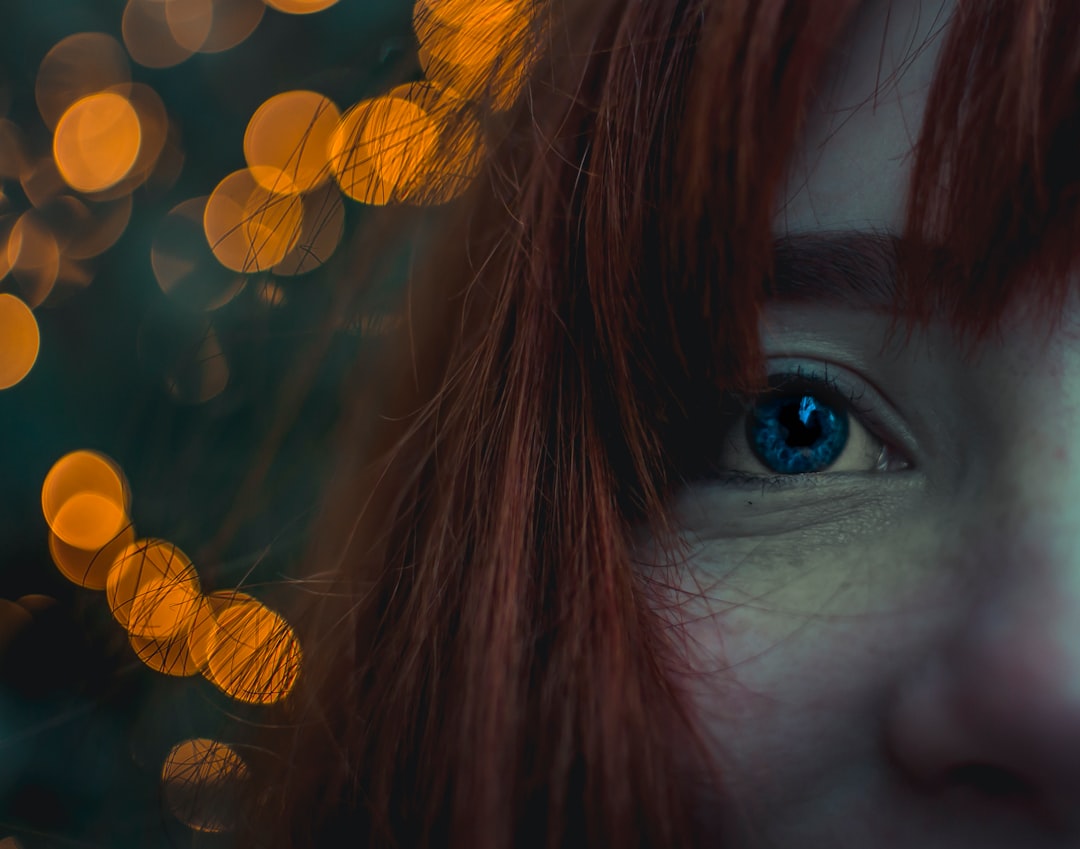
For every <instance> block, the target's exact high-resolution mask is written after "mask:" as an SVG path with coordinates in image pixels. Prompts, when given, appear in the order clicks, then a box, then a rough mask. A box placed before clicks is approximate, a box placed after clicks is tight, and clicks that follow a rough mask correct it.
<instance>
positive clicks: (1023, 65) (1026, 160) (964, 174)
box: [897, 0, 1080, 353]
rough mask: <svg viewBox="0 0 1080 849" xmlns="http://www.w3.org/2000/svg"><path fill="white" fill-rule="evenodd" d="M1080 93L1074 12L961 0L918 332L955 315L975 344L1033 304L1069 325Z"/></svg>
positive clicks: (917, 236)
mask: <svg viewBox="0 0 1080 849" xmlns="http://www.w3.org/2000/svg"><path fill="white" fill-rule="evenodd" d="M1078 85H1080V8H1078V7H1077V5H1076V4H1075V3H1073V2H1070V0H1063V1H1062V0H1057V1H1056V2H1055V0H1050V2H1046V1H1045V0H1027V2H1015V1H1014V0H1010V1H1009V2H1003V0H995V2H960V4H959V6H958V9H957V11H956V13H955V14H954V16H953V20H952V23H951V24H950V26H949V29H948V31H947V35H946V41H945V44H944V45H943V49H942V54H941V58H940V63H939V66H938V69H937V72H936V74H935V77H934V81H933V84H932V86H931V88H930V91H929V96H928V101H927V108H926V115H925V121H924V124H923V128H922V132H921V135H920V138H919V140H918V143H917V147H916V151H915V154H916V155H915V161H914V169H913V173H912V181H911V187H910V195H909V203H908V209H907V215H906V221H905V238H904V239H903V243H904V244H905V245H906V246H907V248H906V250H905V251H903V252H902V256H901V257H900V258H899V259H900V276H899V281H898V282H899V303H898V316H897V318H898V320H899V321H901V322H904V323H905V324H906V326H907V332H908V335H909V336H910V333H911V331H912V330H913V329H914V328H915V327H916V326H919V325H925V324H926V323H928V322H929V321H930V318H931V316H935V315H936V316H943V317H944V318H945V320H947V321H948V322H949V324H951V326H952V327H953V329H954V330H955V331H956V333H957V334H958V336H959V337H960V338H961V339H962V340H963V341H964V343H965V345H967V346H974V345H976V344H978V343H979V342H981V341H982V340H984V339H985V338H986V337H988V336H990V335H992V334H999V333H1000V324H1001V321H1002V319H1003V318H1004V316H1005V315H1006V313H1007V312H1008V311H1010V307H1021V306H1022V307H1023V308H1024V309H1025V310H1031V311H1032V312H1033V314H1034V317H1035V318H1036V320H1038V321H1041V322H1044V323H1046V324H1048V326H1050V327H1056V326H1057V325H1058V323H1059V322H1060V320H1061V318H1062V313H1063V307H1064V304H1065V301H1066V299H1067V297H1068V296H1069V294H1070V291H1071V289H1072V287H1073V285H1074V280H1073V272H1074V269H1075V264H1076V259H1077V254H1078V253H1080V240H1078V238H1077V237H1078V236H1080V232H1078V222H1080V218H1078V212H1080V209H1078V202H1080V193H1078V189H1080V183H1078V178H1080V156H1078V155H1077V154H1078V151H1080V103H1078V102H1077V95H1078ZM1019 301H1023V303H1022V304H1020V303H1018V302H1019ZM968 353H970V351H969V352H968Z"/></svg>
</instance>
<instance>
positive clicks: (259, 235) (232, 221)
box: [203, 169, 304, 273]
mask: <svg viewBox="0 0 1080 849" xmlns="http://www.w3.org/2000/svg"><path fill="white" fill-rule="evenodd" d="M266 183H271V184H272V185H275V186H277V187H279V188H278V191H275V192H272V191H270V190H268V189H266V188H265V185H264V184H266ZM303 215H304V211H303V203H302V202H301V199H300V197H299V194H298V193H297V191H296V188H295V186H294V185H293V183H292V181H291V180H290V179H289V178H288V176H287V175H286V174H285V173H284V172H283V171H280V170H277V169H266V172H265V173H264V174H263V175H261V176H260V179H258V180H257V179H256V178H255V176H254V175H253V174H252V172H251V170H250V169H244V170H241V171H234V172H233V173H232V174H230V175H229V176H227V177H226V178H225V179H224V180H222V181H221V182H220V183H218V185H217V188H215V189H214V191H213V193H212V194H211V195H210V199H209V200H208V201H207V203H206V211H205V212H204V214H203V229H204V230H205V232H206V240H207V242H208V243H209V245H210V249H211V250H212V251H213V252H214V256H216V257H217V259H218V262H220V263H221V264H222V265H224V266H225V267H226V268H231V269H232V270H233V271H241V272H245V273H250V272H256V271H263V270H266V269H269V268H270V267H272V266H274V265H276V264H277V263H279V262H281V261H282V260H283V259H284V258H285V256H286V255H287V254H288V253H289V251H291V250H292V249H293V248H294V247H295V246H296V243H297V241H298V240H299V238H300V230H301V226H302V223H303Z"/></svg>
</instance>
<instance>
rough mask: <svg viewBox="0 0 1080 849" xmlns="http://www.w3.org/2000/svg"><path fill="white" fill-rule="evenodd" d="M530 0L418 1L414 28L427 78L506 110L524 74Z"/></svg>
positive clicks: (530, 43)
mask: <svg viewBox="0 0 1080 849" xmlns="http://www.w3.org/2000/svg"><path fill="white" fill-rule="evenodd" d="M532 9H533V3H532V0H417V2H416V4H415V5H414V7H413V29H414V30H415V32H416V37H417V40H418V42H419V44H420V50H419V58H420V64H421V66H422V67H423V69H424V73H425V75H426V76H427V78H428V80H430V81H431V82H434V83H438V84H440V85H444V86H447V87H449V88H453V89H454V90H456V91H458V92H459V93H460V94H461V96H463V97H464V98H466V99H469V100H481V99H482V100H484V101H485V102H486V103H488V104H489V105H491V106H492V107H493V108H495V109H497V110H505V109H508V108H510V106H511V105H512V104H513V103H514V101H515V100H516V99H517V97H518V95H519V94H520V92H521V89H522V87H523V86H524V84H525V81H526V79H527V77H528V73H529V71H530V68H531V65H532V60H533V58H534V56H533V52H534V51H533V45H534V44H535V39H533V37H532V33H531V29H532V24H533V21H532V18H531V15H532Z"/></svg>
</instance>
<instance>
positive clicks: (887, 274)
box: [765, 230, 902, 312]
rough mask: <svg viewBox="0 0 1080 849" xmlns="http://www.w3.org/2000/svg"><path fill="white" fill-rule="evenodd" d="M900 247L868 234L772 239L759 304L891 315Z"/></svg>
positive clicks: (892, 239) (888, 237) (890, 238)
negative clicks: (769, 263)
mask: <svg viewBox="0 0 1080 849" xmlns="http://www.w3.org/2000/svg"><path fill="white" fill-rule="evenodd" d="M901 242H902V240H901V238H900V237H899V236H897V235H895V234H893V233H888V232H879V231H868V230H840V231H827V232H826V231H822V232H811V233H796V234H789V235H786V236H781V237H778V238H777V239H775V240H774V242H773V252H774V254H773V255H774V262H775V265H774V273H773V277H772V279H770V280H767V281H766V284H765V300H766V302H767V303H770V302H781V303H806V302H812V303H815V304H820V305H822V306H834V307H852V308H854V309H861V310H874V311H889V312H891V311H893V310H894V309H895V307H896V300H897V273H898V266H899V263H898V256H899V254H900V249H901V247H902V244H901Z"/></svg>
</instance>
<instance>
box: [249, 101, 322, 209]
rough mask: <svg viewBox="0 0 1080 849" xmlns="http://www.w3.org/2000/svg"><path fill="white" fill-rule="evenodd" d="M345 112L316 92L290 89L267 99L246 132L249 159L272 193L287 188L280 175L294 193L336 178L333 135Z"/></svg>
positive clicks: (308, 189)
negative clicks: (333, 175) (330, 149)
mask: <svg viewBox="0 0 1080 849" xmlns="http://www.w3.org/2000/svg"><path fill="white" fill-rule="evenodd" d="M340 120H341V112H340V111H339V110H338V108H337V106H335V105H334V104H333V102H332V101H330V100H329V99H328V98H326V97H324V96H323V95H321V94H318V93H316V92H314V91H287V92H283V93H282V94H278V95H275V96H274V97H271V98H270V99H269V100H267V101H266V102H265V103H263V105H262V106H260V107H259V108H258V110H256V112H255V114H254V115H252V116H251V120H250V121H249V122H248V126H247V131H246V132H245V133H244V157H245V159H246V160H247V164H248V167H249V168H251V169H252V175H253V176H255V178H256V179H258V180H259V182H260V185H262V186H263V188H265V189H267V190H268V191H270V192H276V193H280V192H281V187H280V185H279V184H278V179H277V173H276V172H281V173H283V174H284V175H285V176H286V177H287V178H288V179H289V181H290V182H291V183H292V186H293V188H294V191H296V192H308V191H311V190H312V189H315V188H318V187H319V186H320V185H322V184H323V183H324V182H326V180H328V179H329V178H330V169H329V167H328V165H327V160H328V157H329V153H328V147H329V143H330V137H331V136H332V135H333V133H334V130H335V129H337V125H338V122H339V121H340Z"/></svg>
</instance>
